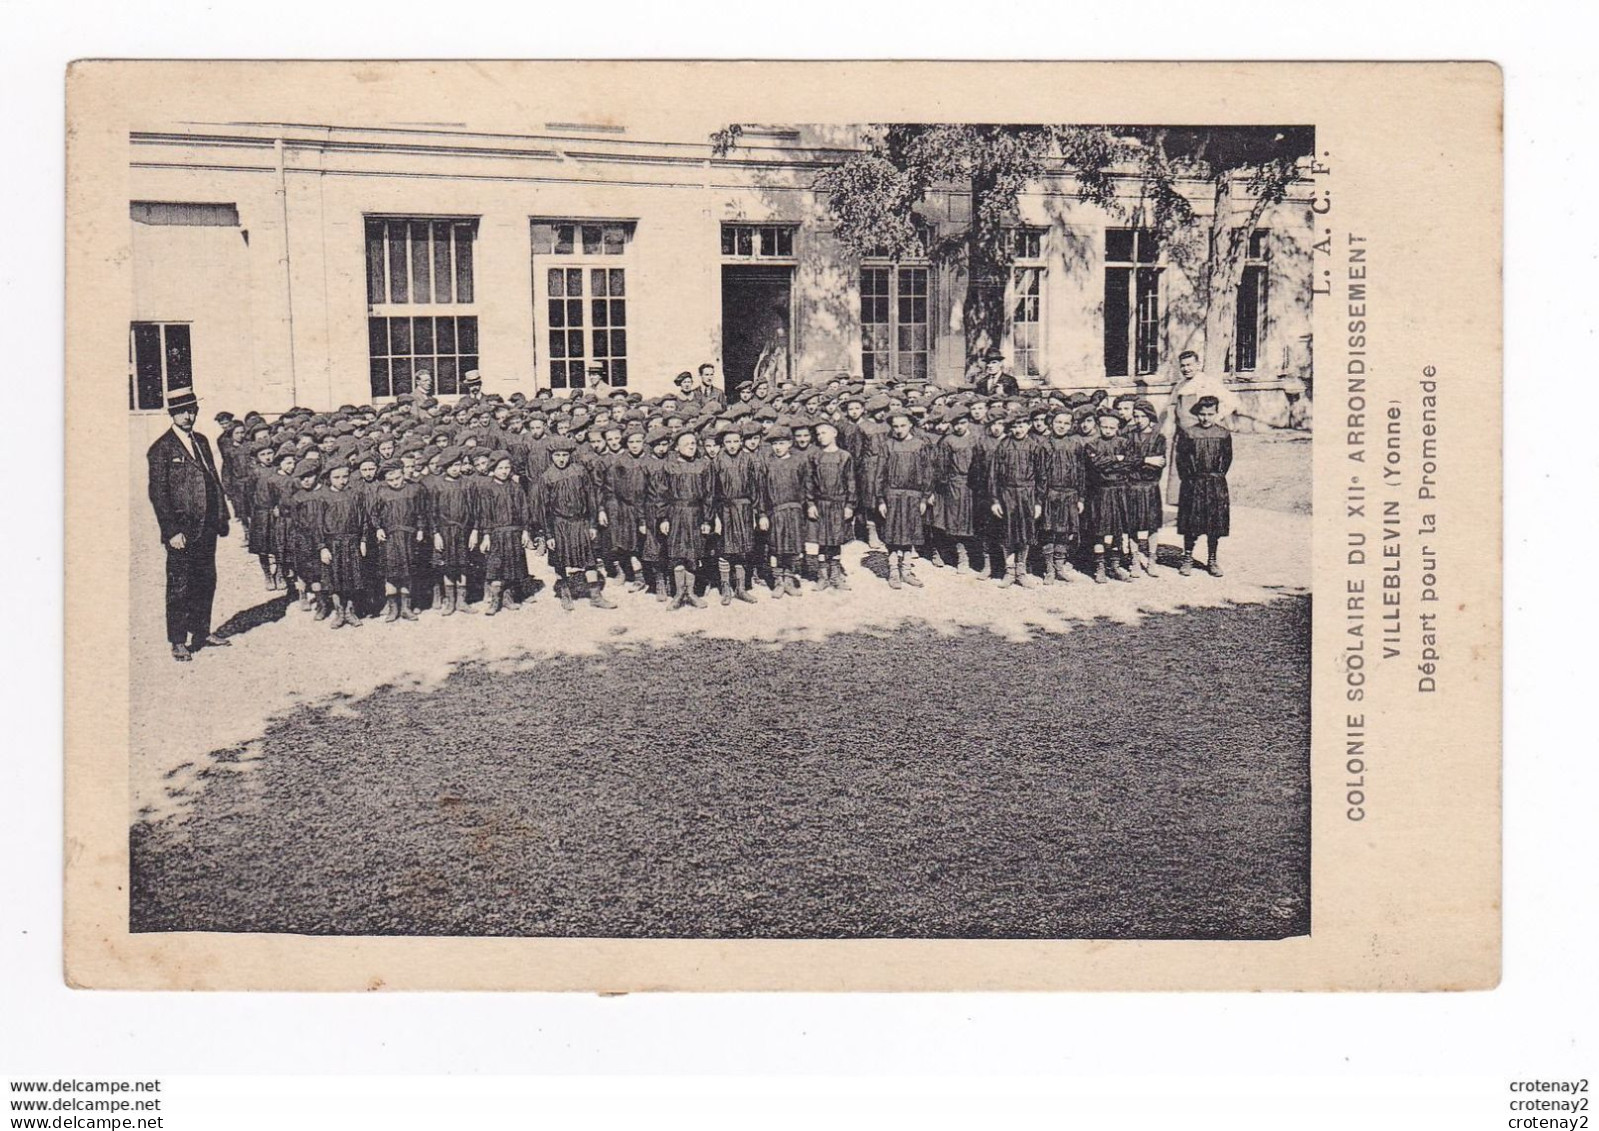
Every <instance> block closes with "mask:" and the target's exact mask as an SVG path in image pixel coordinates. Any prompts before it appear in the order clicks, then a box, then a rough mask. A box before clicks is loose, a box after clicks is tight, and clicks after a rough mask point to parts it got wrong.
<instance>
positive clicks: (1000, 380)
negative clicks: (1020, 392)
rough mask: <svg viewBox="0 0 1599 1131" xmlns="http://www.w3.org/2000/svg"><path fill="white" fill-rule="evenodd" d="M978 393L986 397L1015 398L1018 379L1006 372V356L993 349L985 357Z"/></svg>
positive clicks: (978, 380) (978, 381)
mask: <svg viewBox="0 0 1599 1131" xmlns="http://www.w3.org/2000/svg"><path fill="white" fill-rule="evenodd" d="M976 384H977V391H978V392H979V393H981V394H982V395H983V396H985V397H1014V396H1015V395H1016V378H1015V377H1012V376H1011V375H1010V374H1009V373H1006V372H1005V354H1004V353H1003V352H1001V351H1000V350H997V349H991V350H989V351H988V352H987V353H985V354H984V355H983V371H982V373H980V374H979V375H978V377H977V382H976Z"/></svg>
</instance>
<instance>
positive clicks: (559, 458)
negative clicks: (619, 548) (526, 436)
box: [532, 436, 616, 612]
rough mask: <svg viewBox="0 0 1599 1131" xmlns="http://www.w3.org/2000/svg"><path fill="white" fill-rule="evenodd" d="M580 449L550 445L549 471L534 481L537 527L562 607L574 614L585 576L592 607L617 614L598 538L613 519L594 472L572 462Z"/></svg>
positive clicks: (564, 440) (564, 441) (560, 441)
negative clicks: (599, 559)
mask: <svg viewBox="0 0 1599 1131" xmlns="http://www.w3.org/2000/svg"><path fill="white" fill-rule="evenodd" d="M575 447H576V445H575V444H573V442H572V441H571V439H570V438H568V437H565V436H558V437H556V439H555V440H554V441H553V442H552V443H551V444H550V466H549V467H547V468H545V469H544V471H543V472H542V473H541V474H540V475H539V476H538V477H537V478H535V479H534V480H533V515H532V520H533V525H534V526H536V527H537V528H538V530H539V535H540V538H541V539H542V540H543V541H544V542H545V544H546V545H547V547H548V549H549V561H550V568H551V569H553V570H555V595H556V596H557V597H559V598H560V599H561V608H563V609H565V610H566V611H567V612H571V611H572V605H573V601H572V596H573V593H572V590H573V584H574V582H575V580H576V577H577V575H579V574H581V575H582V576H583V578H584V580H586V581H587V582H588V598H589V604H591V605H593V606H594V607H595V608H596V609H614V608H616V605H615V604H613V603H612V602H611V601H609V600H607V599H606V597H605V574H604V573H603V572H601V571H600V569H599V568H598V567H597V566H596V564H595V543H594V539H595V537H596V535H597V534H598V533H599V526H600V520H601V519H602V518H607V517H608V516H607V515H606V514H605V510H604V508H603V507H602V506H601V505H600V484H599V483H597V482H596V481H595V479H594V474H593V468H592V467H587V468H585V467H584V466H583V465H581V464H578V463H575V462H573V458H572V456H573V449H574V448H575Z"/></svg>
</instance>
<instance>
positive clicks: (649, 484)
mask: <svg viewBox="0 0 1599 1131" xmlns="http://www.w3.org/2000/svg"><path fill="white" fill-rule="evenodd" d="M670 458H671V457H670V456H668V457H666V459H659V458H657V457H656V456H655V454H654V453H653V452H652V453H651V454H649V455H647V456H645V457H644V460H643V463H644V528H645V529H644V535H643V538H642V540H641V545H640V548H639V549H640V552H639V557H640V558H641V559H642V560H644V561H646V562H652V563H654V564H656V565H665V564H666V561H667V557H666V537H665V535H663V534H662V533H661V528H660V522H661V518H660V515H659V514H657V513H656V507H657V503H656V502H655V501H654V500H656V499H658V498H660V497H662V496H663V495H664V494H665V491H666V488H665V485H664V484H661V483H660V482H658V481H659V479H660V477H661V475H662V474H663V473H664V472H665V470H666V461H667V459H670Z"/></svg>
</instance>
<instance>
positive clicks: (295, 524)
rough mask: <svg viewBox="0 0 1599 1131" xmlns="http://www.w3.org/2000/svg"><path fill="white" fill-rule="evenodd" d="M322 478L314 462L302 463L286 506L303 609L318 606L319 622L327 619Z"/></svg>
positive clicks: (291, 552) (293, 565)
mask: <svg viewBox="0 0 1599 1131" xmlns="http://www.w3.org/2000/svg"><path fill="white" fill-rule="evenodd" d="M321 478H322V474H321V468H320V467H319V466H318V465H317V464H316V463H315V462H314V461H312V460H303V461H302V462H301V463H300V464H299V465H298V466H297V467H296V468H295V469H294V483H295V489H294V491H293V492H292V493H291V494H290V495H289V497H288V500H287V501H286V502H285V504H284V506H283V512H284V515H285V518H286V520H287V522H288V527H289V556H290V561H291V563H292V568H293V570H294V587H295V589H296V590H298V592H299V596H300V608H301V609H304V610H306V611H307V612H309V611H310V610H311V609H312V607H313V606H315V607H316V614H317V616H316V619H317V620H323V619H325V618H326V617H327V612H326V611H325V610H324V609H322V607H321V593H322V559H321V557H320V556H319V555H318V553H317V551H318V550H319V549H320V547H321V544H322V496H323V495H324V494H325V492H323V491H320V490H318V487H317V485H318V483H319V481H320V480H321Z"/></svg>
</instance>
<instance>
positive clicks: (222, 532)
mask: <svg viewBox="0 0 1599 1131" xmlns="http://www.w3.org/2000/svg"><path fill="white" fill-rule="evenodd" d="M199 408H200V402H199V400H198V399H197V398H196V397H195V395H194V394H193V393H179V394H178V395H177V396H175V397H173V398H172V399H171V400H170V401H169V402H168V404H167V413H168V414H169V415H170V416H171V417H172V427H171V428H169V429H168V430H167V431H165V432H163V433H161V435H160V436H159V437H157V438H156V441H155V443H153V444H151V445H150V450H149V451H148V452H147V453H146V454H145V458H146V460H147V461H148V463H149V467H150V506H151V507H152V508H154V510H155V520H156V525H157V526H158V527H159V528H160V531H161V544H162V545H163V546H164V547H165V548H166V555H167V643H168V644H170V645H171V647H172V658H173V659H174V660H180V661H186V660H188V659H189V657H190V654H191V653H192V652H194V651H197V650H198V649H200V648H204V647H226V646H227V644H228V641H227V640H225V639H223V638H222V637H220V636H217V635H216V634H215V633H213V632H212V631H211V605H212V602H213V601H214V599H215V598H216V591H217V539H218V538H221V537H225V536H226V535H227V533H228V510H227V503H226V502H225V501H224V498H223V492H222V479H221V476H220V475H218V473H217V464H216V458H215V456H214V455H213V454H212V452H211V442H210V441H209V440H207V439H206V438H205V437H204V436H202V435H200V433H198V432H196V431H195V430H194V422H195V418H196V417H197V416H198V414H199Z"/></svg>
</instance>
